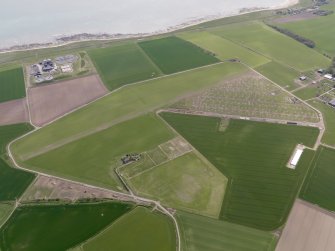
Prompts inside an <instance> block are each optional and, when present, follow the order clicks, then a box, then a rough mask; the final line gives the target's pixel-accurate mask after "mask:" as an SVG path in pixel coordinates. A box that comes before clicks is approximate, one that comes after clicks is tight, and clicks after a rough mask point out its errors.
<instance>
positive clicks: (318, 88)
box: [294, 81, 334, 100]
mask: <svg viewBox="0 0 335 251" xmlns="http://www.w3.org/2000/svg"><path fill="white" fill-rule="evenodd" d="M333 86H334V84H333V83H330V82H326V81H321V82H319V83H317V84H309V85H308V86H306V87H305V88H303V89H300V90H297V91H296V92H294V95H295V96H297V97H299V98H301V99H303V100H308V99H312V98H316V97H319V96H320V95H322V94H324V93H326V92H327V91H330V90H331V89H332V88H333Z"/></svg>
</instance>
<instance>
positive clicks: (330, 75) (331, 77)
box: [324, 74, 333, 80]
mask: <svg viewBox="0 0 335 251" xmlns="http://www.w3.org/2000/svg"><path fill="white" fill-rule="evenodd" d="M324 77H325V78H326V79H329V80H332V79H333V75H332V74H326V75H324Z"/></svg>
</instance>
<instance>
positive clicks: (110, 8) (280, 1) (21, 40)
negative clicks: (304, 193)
mask: <svg viewBox="0 0 335 251" xmlns="http://www.w3.org/2000/svg"><path fill="white" fill-rule="evenodd" d="M288 2H289V0H57V1H54V0H43V1H38V0H1V8H0V49H3V48H8V47H11V46H15V45H22V44H30V43H46V42H53V41H54V40H55V39H56V38H59V37H62V36H69V35H75V34H80V33H91V34H99V33H109V34H138V33H153V32H164V31H166V29H168V28H170V27H174V26H176V25H180V24H183V23H188V22H192V21H196V20H199V19H200V18H206V19H211V18H213V17H223V16H229V15H234V14H238V13H239V11H240V10H241V9H243V8H257V7H258V8H273V7H277V6H283V5H285V4H287V3H288Z"/></svg>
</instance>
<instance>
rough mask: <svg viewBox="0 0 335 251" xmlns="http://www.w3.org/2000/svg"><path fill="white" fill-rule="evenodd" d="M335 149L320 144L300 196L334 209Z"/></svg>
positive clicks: (331, 209) (328, 208)
mask: <svg viewBox="0 0 335 251" xmlns="http://www.w3.org/2000/svg"><path fill="white" fill-rule="evenodd" d="M334 163H335V150H334V149H331V148H327V147H323V146H321V147H320V148H319V149H318V151H317V153H316V155H315V157H314V159H313V162H312V163H311V168H310V170H309V173H308V176H307V178H306V180H305V183H304V186H303V188H302V190H301V194H300V197H301V198H303V199H304V200H306V201H309V202H311V203H313V204H316V205H318V206H320V207H323V208H325V209H327V210H329V211H332V212H333V211H335V201H334V199H333V198H334V196H335V183H334V178H335V170H334Z"/></svg>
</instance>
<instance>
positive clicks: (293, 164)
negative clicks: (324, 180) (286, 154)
mask: <svg viewBox="0 0 335 251" xmlns="http://www.w3.org/2000/svg"><path fill="white" fill-rule="evenodd" d="M303 152H304V149H303V146H302V145H298V146H297V147H296V149H295V150H294V154H293V155H292V157H291V159H290V162H289V164H288V166H287V167H288V168H291V169H295V168H296V166H297V165H298V162H299V160H300V157H301V155H302V153H303Z"/></svg>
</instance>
